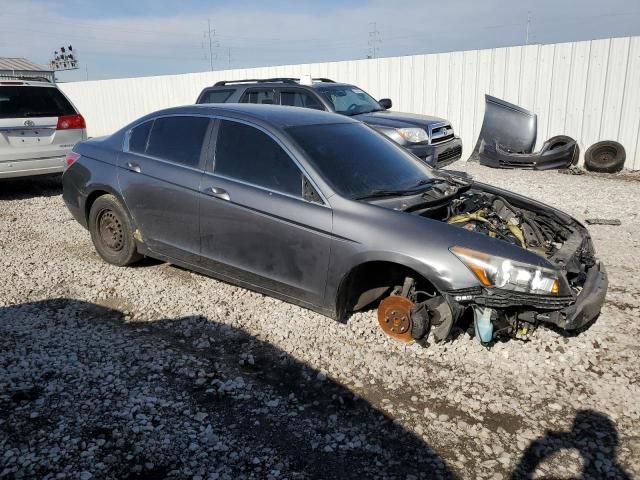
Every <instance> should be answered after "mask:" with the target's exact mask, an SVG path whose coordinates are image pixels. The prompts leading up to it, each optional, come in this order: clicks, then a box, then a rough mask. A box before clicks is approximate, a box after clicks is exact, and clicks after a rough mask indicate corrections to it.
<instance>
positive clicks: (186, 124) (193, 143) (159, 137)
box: [129, 116, 209, 167]
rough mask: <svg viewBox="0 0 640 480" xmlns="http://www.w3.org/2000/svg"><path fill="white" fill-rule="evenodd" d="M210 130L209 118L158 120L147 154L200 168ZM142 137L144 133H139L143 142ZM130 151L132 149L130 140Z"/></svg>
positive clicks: (152, 129)
mask: <svg viewBox="0 0 640 480" xmlns="http://www.w3.org/2000/svg"><path fill="white" fill-rule="evenodd" d="M143 125H144V124H143ZM141 126H142V125H141ZM208 127H209V118H207V117H190V116H173V117H161V118H156V119H155V120H154V122H153V125H152V126H151V131H150V133H149V139H148V141H147V146H146V150H145V153H146V154H147V155H150V156H152V157H156V158H161V159H163V160H169V161H171V162H175V163H180V164H182V165H187V166H189V167H197V166H198V165H199V163H200V152H201V151H202V145H203V143H204V138H205V136H206V134H207V128H208ZM133 133H135V132H132V136H133ZM142 137H143V132H140V138H142ZM136 141H137V139H136ZM129 148H131V140H130V141H129Z"/></svg>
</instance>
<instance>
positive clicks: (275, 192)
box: [205, 172, 331, 210]
mask: <svg viewBox="0 0 640 480" xmlns="http://www.w3.org/2000/svg"><path fill="white" fill-rule="evenodd" d="M205 173H206V174H207V175H209V176H211V177H214V178H222V179H223V180H227V181H229V182H234V183H239V184H240V185H245V186H247V187H252V188H257V189H258V190H263V191H265V192H267V193H269V194H270V195H272V194H276V195H282V196H283V197H289V198H291V199H293V200H298V201H300V202H304V203H306V204H311V205H316V206H318V207H324V208H328V209H329V210H331V207H330V206H329V205H327V204H326V203H317V202H311V201H309V200H306V199H305V198H304V197H302V196H296V195H292V194H290V193H285V192H280V191H278V190H272V189H270V188H267V187H263V186H262V185H256V184H255V183H250V182H245V181H244V180H239V179H237V178H233V177H228V176H227V175H221V174H219V173H212V172H205ZM316 191H318V190H316ZM322 198H324V197H322ZM232 202H233V200H232Z"/></svg>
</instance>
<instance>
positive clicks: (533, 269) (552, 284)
mask: <svg viewBox="0 0 640 480" xmlns="http://www.w3.org/2000/svg"><path fill="white" fill-rule="evenodd" d="M451 253H453V254H454V255H455V256H456V257H458V258H459V259H460V261H462V263H464V264H465V265H466V266H467V267H468V268H469V270H471V271H472V272H473V273H474V274H475V276H476V277H478V280H480V283H482V284H483V285H484V286H485V287H497V288H503V289H505V290H513V291H516V292H527V293H537V294H542V295H557V294H558V292H559V291H560V281H559V279H558V273H557V272H556V271H555V270H551V269H548V268H543V267H538V266H536V265H531V264H528V263H522V262H518V261H516V260H510V259H508V258H503V257H498V256H495V255H489V254H487V253H483V252H478V251H476V250H471V249H470V248H463V247H452V248H451Z"/></svg>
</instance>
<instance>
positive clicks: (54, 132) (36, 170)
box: [0, 79, 87, 178]
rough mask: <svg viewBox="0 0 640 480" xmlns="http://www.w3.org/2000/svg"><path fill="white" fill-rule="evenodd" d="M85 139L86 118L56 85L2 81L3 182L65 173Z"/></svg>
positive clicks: (0, 157) (0, 161) (0, 139)
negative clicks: (68, 161) (67, 161)
mask: <svg viewBox="0 0 640 480" xmlns="http://www.w3.org/2000/svg"><path fill="white" fill-rule="evenodd" d="M86 138H87V129H86V125H85V121H84V118H83V117H82V115H80V113H78V111H77V110H76V108H75V107H74V106H73V105H72V103H71V102H70V101H69V99H68V98H67V97H65V96H64V94H63V93H62V92H61V91H60V90H59V89H58V88H57V87H56V86H55V84H52V83H48V82H40V81H31V80H4V79H0V178H12V177H24V176H31V175H45V174H50V173H58V172H62V171H63V170H64V168H65V166H66V164H65V158H66V156H67V154H69V153H70V152H71V149H72V148H73V146H74V145H75V144H76V143H78V142H80V141H82V140H86Z"/></svg>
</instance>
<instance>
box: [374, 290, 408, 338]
mask: <svg viewBox="0 0 640 480" xmlns="http://www.w3.org/2000/svg"><path fill="white" fill-rule="evenodd" d="M414 307H415V304H414V303H413V302H412V301H411V300H409V299H408V298H407V297H402V296H400V295H391V296H389V297H387V298H385V299H384V300H383V301H382V302H380V306H379V307H378V323H380V327H381V328H382V331H383V332H384V333H386V334H387V335H388V336H390V337H391V338H393V339H395V340H399V341H401V342H405V343H410V342H413V341H414V338H413V336H412V335H411V331H412V327H413V322H412V320H411V312H412V311H413V309H414Z"/></svg>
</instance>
